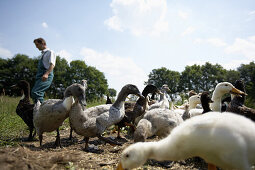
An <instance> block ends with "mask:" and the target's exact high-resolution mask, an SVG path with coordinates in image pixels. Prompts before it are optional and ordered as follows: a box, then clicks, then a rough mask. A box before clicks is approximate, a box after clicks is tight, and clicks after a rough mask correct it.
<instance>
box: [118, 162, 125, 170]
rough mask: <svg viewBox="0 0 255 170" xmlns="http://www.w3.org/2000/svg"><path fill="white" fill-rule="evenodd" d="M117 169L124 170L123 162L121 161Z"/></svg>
mask: <svg viewBox="0 0 255 170" xmlns="http://www.w3.org/2000/svg"><path fill="white" fill-rule="evenodd" d="M116 170H124V169H123V168H122V164H121V162H120V163H119V164H118V166H117V169H116Z"/></svg>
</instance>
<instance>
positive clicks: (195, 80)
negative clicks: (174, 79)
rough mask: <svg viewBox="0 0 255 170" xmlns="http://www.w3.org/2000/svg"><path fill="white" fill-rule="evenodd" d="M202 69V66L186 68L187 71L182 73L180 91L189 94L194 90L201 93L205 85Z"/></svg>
mask: <svg viewBox="0 0 255 170" xmlns="http://www.w3.org/2000/svg"><path fill="white" fill-rule="evenodd" d="M202 75H203V73H202V69H201V66H200V65H196V64H194V65H192V66H186V67H185V70H184V71H183V72H182V73H181V78H180V88H179V90H180V91H183V92H188V91H190V90H194V91H196V92H199V91H200V90H201V88H202V87H203V85H202V84H201V83H202V82H201V77H202Z"/></svg>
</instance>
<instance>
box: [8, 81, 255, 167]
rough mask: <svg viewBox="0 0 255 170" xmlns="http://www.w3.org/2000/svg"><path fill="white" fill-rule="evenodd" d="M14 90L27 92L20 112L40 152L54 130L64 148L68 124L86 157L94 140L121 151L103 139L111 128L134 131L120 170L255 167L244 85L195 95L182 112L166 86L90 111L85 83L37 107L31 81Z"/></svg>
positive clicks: (252, 114) (124, 93)
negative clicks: (190, 163) (187, 164)
mask: <svg viewBox="0 0 255 170" xmlns="http://www.w3.org/2000/svg"><path fill="white" fill-rule="evenodd" d="M13 87H18V88H19V89H20V90H21V92H22V98H21V99H20V102H19V104H18V106H17V109H16V112H17V114H18V115H19V116H20V117H21V118H22V119H23V121H24V122H25V123H26V125H27V126H28V127H29V132H30V133H29V136H28V140H33V139H34V137H35V134H37V135H38V136H39V142H40V147H43V145H42V140H43V133H44V132H52V131H55V130H56V132H57V136H56V141H55V146H56V147H62V146H61V139H60V132H59V127H60V126H61V125H62V123H63V122H64V121H65V119H67V118H69V123H70V127H71V129H72V130H73V131H74V132H75V133H76V134H78V135H80V136H83V137H84V139H85V145H84V150H86V151H87V152H90V146H89V143H88V142H89V138H91V137H98V138H99V140H102V141H104V142H106V143H109V144H111V145H121V143H119V142H117V141H115V140H114V138H113V137H111V138H106V137H104V135H103V133H104V132H105V131H106V129H108V128H109V127H111V126H116V127H118V135H117V137H118V138H121V137H120V133H121V131H120V129H121V128H123V127H125V126H129V127H131V129H133V130H132V131H130V136H131V139H133V142H134V143H133V144H131V145H129V146H128V147H126V148H125V149H124V150H123V151H122V153H121V155H120V161H119V164H118V166H117V169H133V168H137V167H140V166H142V165H143V164H144V163H146V161H147V160H148V159H155V160H158V161H163V160H169V161H178V160H184V159H187V158H192V157H200V158H202V159H204V160H205V162H207V163H208V169H217V168H221V169H238V170H239V169H240V170H248V169H252V166H254V165H255V154H254V153H255V124H254V121H255V110H254V109H252V108H249V107H247V106H245V105H244V101H245V96H246V95H247V94H246V92H245V86H244V83H243V82H242V81H241V80H237V81H236V82H235V84H234V85H232V84H231V83H229V82H220V83H218V84H217V85H216V87H215V89H214V91H213V93H212V94H211V95H210V92H208V91H204V92H201V93H196V92H195V91H194V90H191V91H190V92H189V96H188V97H189V98H188V100H187V102H186V103H185V104H184V105H182V106H173V105H172V103H171V102H172V101H171V102H169V100H168V98H167V93H169V92H170V91H171V90H170V89H169V87H168V85H166V84H164V85H162V87H160V88H159V89H158V88H157V87H156V86H154V85H147V86H146V87H145V88H144V90H143V91H142V93H140V91H139V89H138V88H137V86H135V85H133V84H127V85H125V86H123V87H122V89H121V91H120V92H119V94H118V95H117V98H116V100H115V101H114V102H112V101H111V100H110V98H109V96H107V103H106V104H103V105H98V106H94V107H90V108H86V107H85V106H86V104H87V103H86V89H87V81H86V80H82V81H81V83H80V84H79V83H74V84H72V85H70V86H69V87H67V88H66V90H65V92H64V98H63V99H48V100H46V101H44V102H43V103H40V102H37V103H35V104H32V103H30V95H29V94H30V85H29V83H28V82H27V81H25V80H21V81H19V82H18V83H17V84H16V85H14V86H13ZM129 94H133V95H136V96H138V99H137V101H136V102H135V103H132V104H128V103H127V102H126V98H127V97H128V95H129ZM225 94H231V100H230V101H229V103H227V105H223V103H222V98H223V96H224V95H225ZM156 95H159V96H160V99H159V100H157V99H155V96H156ZM210 96H212V97H210ZM171 105H172V107H171ZM222 110H226V111H224V112H222ZM34 129H35V132H34V134H33V131H34ZM72 130H71V132H72ZM153 136H157V137H158V138H157V140H156V141H152V142H148V141H146V140H147V138H149V137H153ZM70 137H71V133H70Z"/></svg>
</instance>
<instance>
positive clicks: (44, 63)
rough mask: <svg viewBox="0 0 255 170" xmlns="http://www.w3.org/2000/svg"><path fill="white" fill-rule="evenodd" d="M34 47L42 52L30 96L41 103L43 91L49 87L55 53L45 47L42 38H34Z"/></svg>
mask: <svg viewBox="0 0 255 170" xmlns="http://www.w3.org/2000/svg"><path fill="white" fill-rule="evenodd" d="M34 43H35V46H36V48H38V50H40V51H41V52H42V55H41V58H40V59H39V62H38V66H37V73H36V77H35V85H34V87H33V89H32V91H31V97H32V99H33V101H34V103H36V102H37V101H38V100H39V101H40V102H41V103H42V102H43V97H44V93H45V91H46V90H47V89H48V88H49V87H50V85H51V83H52V80H53V77H54V75H53V68H54V67H55V62H56V55H55V53H54V52H53V51H52V50H50V49H49V48H47V46H46V41H45V40H44V39H43V38H37V39H35V40H34Z"/></svg>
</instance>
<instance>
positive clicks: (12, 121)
mask: <svg viewBox="0 0 255 170" xmlns="http://www.w3.org/2000/svg"><path fill="white" fill-rule="evenodd" d="M19 100H20V98H14V97H8V96H1V97H0V111H1V112H0V146H8V145H11V146H13V145H17V143H18V142H19V141H20V138H21V137H22V136H25V135H27V136H28V130H27V126H26V125H25V123H24V122H23V120H22V119H21V118H20V117H19V116H18V115H17V114H16V107H17V105H18V103H19Z"/></svg>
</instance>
